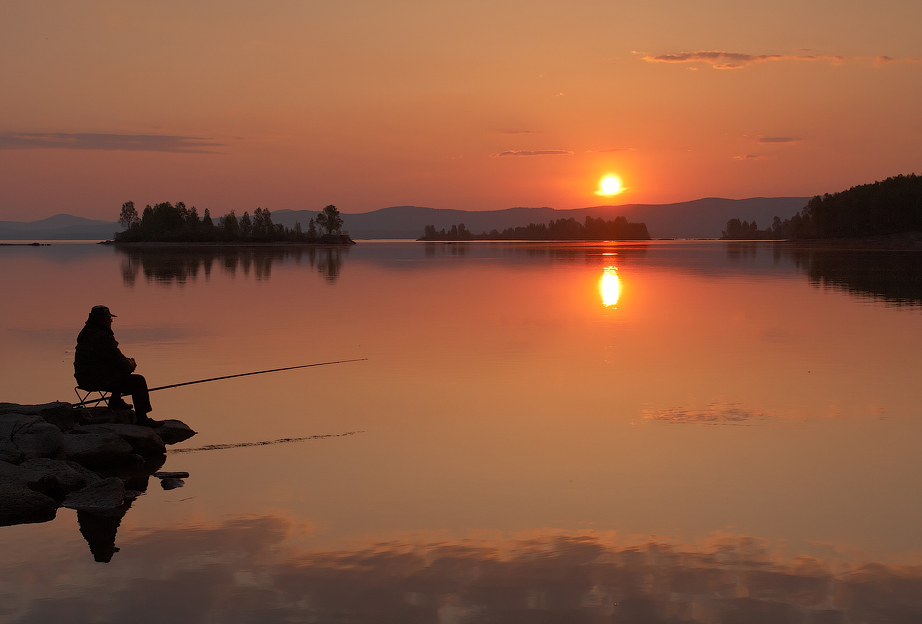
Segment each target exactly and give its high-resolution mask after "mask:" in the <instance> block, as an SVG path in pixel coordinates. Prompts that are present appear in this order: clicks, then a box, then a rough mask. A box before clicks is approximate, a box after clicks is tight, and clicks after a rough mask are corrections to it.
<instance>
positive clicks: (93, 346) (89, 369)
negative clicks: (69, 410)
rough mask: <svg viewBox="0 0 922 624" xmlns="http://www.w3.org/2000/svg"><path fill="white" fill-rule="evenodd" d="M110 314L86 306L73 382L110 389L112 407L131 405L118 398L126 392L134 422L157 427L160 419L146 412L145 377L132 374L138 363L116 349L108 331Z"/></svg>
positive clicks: (75, 358) (107, 310)
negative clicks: (130, 402)
mask: <svg viewBox="0 0 922 624" xmlns="http://www.w3.org/2000/svg"><path fill="white" fill-rule="evenodd" d="M113 318H115V315H114V314H112V313H111V312H110V311H109V308H107V307H106V306H104V305H98V306H93V309H92V310H90V316H89V318H87V320H86V325H84V326H83V329H82V330H81V331H80V335H78V336H77V348H76V350H75V352H74V377H75V378H76V379H77V385H78V386H79V387H80V388H83V389H84V390H104V391H107V392H111V393H112V398H111V399H109V407H111V408H113V409H131V406H130V405H129V404H128V403H126V402H125V401H124V400H123V399H122V395H123V394H130V395H131V398H132V400H133V401H134V411H135V414H136V416H137V423H138V424H139V425H146V426H148V427H158V426H160V425H162V424H163V421H162V420H153V419H151V418H149V417H148V416H147V414H148V412H150V411H151V409H152V408H151V406H150V395H149V394H148V390H147V380H146V379H144V377H143V376H142V375H135V374H133V373H134V371H135V369H136V368H137V367H138V365H137V363H136V362H135V361H134V358H129V357H125V356H124V355H122V352H121V351H119V348H118V342H117V341H116V340H115V334H114V333H113V332H112V319H113Z"/></svg>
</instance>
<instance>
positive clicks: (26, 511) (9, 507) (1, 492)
mask: <svg viewBox="0 0 922 624" xmlns="http://www.w3.org/2000/svg"><path fill="white" fill-rule="evenodd" d="M55 485H56V482H55V480H54V479H53V478H51V477H49V476H48V475H46V474H44V473H43V472H39V471H36V470H30V469H29V468H23V467H22V466H14V465H13V464H10V463H7V462H0V526H8V525H11V524H21V523H24V522H46V521H48V520H51V519H52V518H54V516H55V510H56V509H57V508H58V503H57V501H55V500H54V499H53V498H52V497H50V496H48V495H46V494H45V493H44V492H46V491H52V490H53V489H54V487H55Z"/></svg>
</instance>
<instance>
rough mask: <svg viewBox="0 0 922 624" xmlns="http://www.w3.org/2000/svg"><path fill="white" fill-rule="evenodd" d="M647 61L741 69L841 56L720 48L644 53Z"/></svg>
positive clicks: (839, 59) (840, 59)
mask: <svg viewBox="0 0 922 624" xmlns="http://www.w3.org/2000/svg"><path fill="white" fill-rule="evenodd" d="M642 58H643V60H645V61H647V62H648V63H707V64H708V65H710V66H711V67H713V68H714V69H742V68H743V67H746V66H747V65H752V64H754V63H766V62H769V61H827V62H832V63H841V62H843V61H844V60H845V57H842V56H831V55H828V54H743V53H740V52H724V51H720V50H699V51H698V52H680V53H678V54H661V55H658V56H651V55H649V54H648V55H646V56H644V57H642Z"/></svg>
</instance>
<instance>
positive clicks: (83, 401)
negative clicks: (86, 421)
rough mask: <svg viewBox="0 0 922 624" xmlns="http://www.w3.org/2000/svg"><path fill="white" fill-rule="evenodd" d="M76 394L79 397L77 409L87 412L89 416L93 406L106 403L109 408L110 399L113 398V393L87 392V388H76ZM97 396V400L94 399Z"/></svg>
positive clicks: (105, 391) (101, 391)
mask: <svg viewBox="0 0 922 624" xmlns="http://www.w3.org/2000/svg"><path fill="white" fill-rule="evenodd" d="M74 394H76V395H77V399H79V402H78V403H77V407H78V408H80V409H83V410H85V411H86V413H87V415H89V413H90V409H89V408H90V406H91V405H99V404H100V403H105V404H106V406H107V407H108V405H109V398H110V397H111V396H112V393H111V392H109V391H108V390H87V389H86V388H81V387H80V386H74ZM94 394H95V395H97V398H95V399H92V398H90V397H92V396H93V395H94Z"/></svg>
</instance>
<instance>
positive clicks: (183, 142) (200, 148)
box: [0, 132, 224, 154]
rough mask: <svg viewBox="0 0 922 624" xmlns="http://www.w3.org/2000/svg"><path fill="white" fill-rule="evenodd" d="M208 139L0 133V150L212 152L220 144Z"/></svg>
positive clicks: (53, 133) (66, 133)
mask: <svg viewBox="0 0 922 624" xmlns="http://www.w3.org/2000/svg"><path fill="white" fill-rule="evenodd" d="M223 145H224V144H223V143H217V142H214V141H212V140H211V139H206V138H202V137H187V136H174V135H167V134H92V133H69V132H2V133H0V149H78V150H102V151H130V152H174V153H188V154H214V153H216V152H215V151H214V150H212V149H208V148H212V147H222V146H223Z"/></svg>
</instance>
